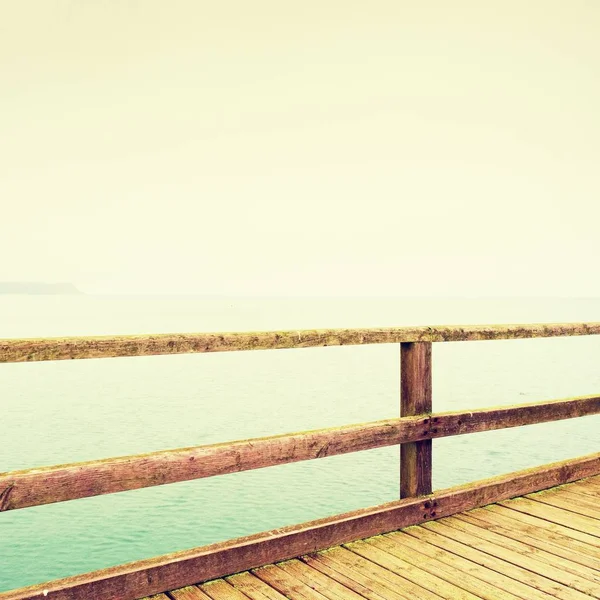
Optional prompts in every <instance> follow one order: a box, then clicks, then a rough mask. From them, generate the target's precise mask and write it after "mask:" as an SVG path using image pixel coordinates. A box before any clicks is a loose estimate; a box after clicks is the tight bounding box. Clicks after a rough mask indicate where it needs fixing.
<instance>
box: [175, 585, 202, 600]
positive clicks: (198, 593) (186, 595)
mask: <svg viewBox="0 0 600 600" xmlns="http://www.w3.org/2000/svg"><path fill="white" fill-rule="evenodd" d="M169 596H171V597H172V598H173V600H212V599H211V597H210V596H207V595H206V594H205V593H204V592H203V591H202V590H200V589H199V588H197V587H196V586H195V585H191V586H189V587H185V588H181V589H179V590H173V591H170V592H169ZM165 598H166V596H165ZM167 600H168V599H167Z"/></svg>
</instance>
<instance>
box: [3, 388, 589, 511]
mask: <svg viewBox="0 0 600 600" xmlns="http://www.w3.org/2000/svg"><path fill="white" fill-rule="evenodd" d="M594 414H600V396H598V395H595V396H581V397H577V398H567V399H563V400H553V401H545V402H533V403H528V404H520V405H516V406H501V407H494V408H485V409H478V410H473V411H456V412H443V413H433V414H425V415H416V416H409V417H402V418H398V419H388V420H384V421H374V422H370V423H361V424H357V425H347V426H344V427H334V428H328V429H318V430H314V431H306V432H298V433H289V434H284V435H277V436H270V437H263V438H254V439H251V440H240V441H235V442H227V443H220V444H212V445H207V446H196V447H191V448H180V449H176V450H166V451H160V452H152V453H149V454H138V455H134V456H123V457H118V458H109V459H103V460H95V461H88V462H81V463H73V464H67V465H58V466H51V467H41V468H37V469H28V470H22V471H12V472H8V473H0V511H2V510H15V509H20V508H26V507H30V506H39V505H42V504H50V503H54V502H64V501H67V500H74V499H77V498H86V497H90V496H98V495H103V494H111V493H115V492H122V491H126V490H133V489H138V488H143V487H150V486H155V485H163V484H168V483H175V482H178V481H188V480H191V479H200V478H204V477H212V476H215V475H223V474H226V473H236V472H239V471H247V470H252V469H259V468H263V467H268V466H274V465H281V464H286V463H293V462H297V461H303V460H310V459H315V458H322V457H325V456H334V455H338V454H346V453H349V452H357V451H361V450H369V449H373V448H380V447H383V446H392V445H395V444H409V443H414V442H421V441H424V440H431V439H434V438H441V437H447V436H455V435H463V434H466V433H475V432H481V431H492V430H496V429H505V428H510V427H519V426H522V425H531V424H535V423H544V422H548V421H558V420H562V419H570V418H574V417H583V416H587V415H594ZM430 491H431V490H429V491H428V492H427V493H429V492H430ZM420 493H421V492H420ZM420 493H419V494H414V493H413V494H412V495H420ZM409 495H410V494H406V496H409Z"/></svg>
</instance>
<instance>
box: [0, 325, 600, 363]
mask: <svg viewBox="0 0 600 600" xmlns="http://www.w3.org/2000/svg"><path fill="white" fill-rule="evenodd" d="M599 334H600V323H534V324H520V325H464V326H463V325H449V326H445V325H443V326H432V327H429V326H419V327H392V328H377V329H320V330H319V329H314V330H310V329H308V330H300V331H265V332H236V333H165V334H156V335H119V336H97V337H70V338H31V339H4V340H0V363H9V362H33V361H46V360H71V359H82V358H114V357H125V356H154V355H160V354H190V353H198V352H200V353H202V352H231V351H241V350H277V349H284V348H314V347H318V346H352V345H365V344H393V343H404V342H466V341H481V340H513V339H526V338H547V337H565V336H580V335H599Z"/></svg>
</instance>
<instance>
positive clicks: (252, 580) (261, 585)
mask: <svg viewBox="0 0 600 600" xmlns="http://www.w3.org/2000/svg"><path fill="white" fill-rule="evenodd" d="M225 580H226V581H227V583H230V584H231V585H232V586H233V587H234V588H236V589H238V590H240V592H243V593H244V594H245V595H246V596H248V598H250V599H251V600H287V598H286V597H285V596H283V595H282V594H280V593H279V592H278V591H276V590H274V589H273V588H272V587H271V586H270V585H267V584H266V583H265V582H264V581H263V580H262V579H259V578H258V577H256V575H253V574H252V573H248V572H247V571H246V572H244V573H238V574H237V575H232V576H231V577H227V578H226V579H225Z"/></svg>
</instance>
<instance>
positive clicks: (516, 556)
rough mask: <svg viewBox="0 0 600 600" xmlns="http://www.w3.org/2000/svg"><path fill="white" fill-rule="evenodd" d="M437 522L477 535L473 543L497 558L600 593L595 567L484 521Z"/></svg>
mask: <svg viewBox="0 0 600 600" xmlns="http://www.w3.org/2000/svg"><path fill="white" fill-rule="evenodd" d="M439 523H440V525H444V526H448V527H451V528H452V529H456V530H457V531H458V532H460V536H462V535H463V534H466V535H467V536H469V538H478V540H477V545H476V547H477V548H480V549H481V550H484V551H485V552H488V551H489V553H490V554H492V553H493V554H494V555H495V556H497V557H498V558H502V559H504V560H507V561H509V562H512V563H514V564H520V565H521V566H524V567H526V568H528V569H530V570H532V571H534V572H536V573H539V574H540V575H544V577H548V579H553V580H554V581H558V582H559V583H563V584H565V585H567V586H569V587H572V588H573V589H576V590H579V591H580V592H583V593H584V594H588V595H592V596H598V597H600V576H599V574H598V572H597V571H595V570H592V569H588V568H587V567H583V566H581V565H578V564H576V563H573V562H571V560H570V559H565V558H562V557H560V556H556V555H554V554H551V553H549V552H546V551H544V550H541V549H539V548H537V547H536V546H532V545H529V544H526V543H525V542H523V541H521V540H519V541H517V540H514V539H512V538H510V537H507V536H504V535H502V534H499V533H497V532H494V531H489V530H488V529H487V528H485V525H484V526H482V525H481V524H477V523H475V524H474V523H469V522H468V521H464V520H463V519H460V518H458V516H454V517H449V518H447V519H442V520H441V521H439ZM456 539H458V540H459V541H460V539H461V538H460V537H457V538H456Z"/></svg>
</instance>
